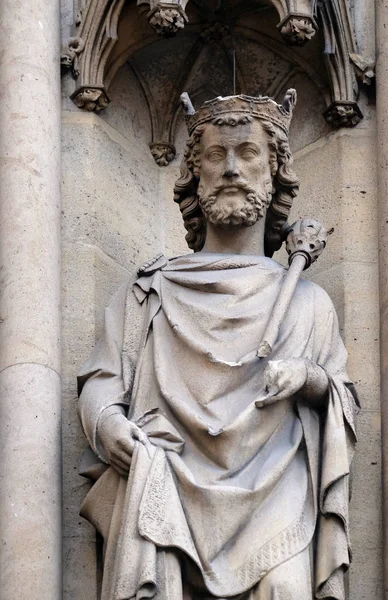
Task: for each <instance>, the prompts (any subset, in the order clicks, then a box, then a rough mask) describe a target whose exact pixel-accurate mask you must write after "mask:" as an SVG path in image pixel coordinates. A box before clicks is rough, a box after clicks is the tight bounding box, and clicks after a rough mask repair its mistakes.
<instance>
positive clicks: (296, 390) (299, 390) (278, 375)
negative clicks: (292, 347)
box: [255, 358, 329, 408]
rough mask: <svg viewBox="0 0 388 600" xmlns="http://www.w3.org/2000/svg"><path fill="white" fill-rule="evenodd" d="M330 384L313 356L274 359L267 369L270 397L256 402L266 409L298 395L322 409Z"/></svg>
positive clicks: (257, 405) (266, 385) (268, 395)
mask: <svg viewBox="0 0 388 600" xmlns="http://www.w3.org/2000/svg"><path fill="white" fill-rule="evenodd" d="M328 383H329V380H328V377H327V375H326V372H325V371H324V370H323V369H322V367H320V366H319V365H317V364H315V363H313V362H312V361H311V360H309V359H306V358H291V359H288V360H270V361H268V365H267V367H266V369H265V371H264V385H265V391H266V396H264V397H263V398H259V399H258V400H256V402H255V404H256V407H257V408H263V407H265V406H268V405H270V404H273V403H274V402H278V401H279V400H286V399H287V398H291V397H292V396H294V395H296V394H298V396H300V397H301V398H302V399H304V400H306V401H307V402H308V403H309V404H310V406H311V407H312V408H320V407H322V405H323V404H324V400H325V398H326V394H327V390H328Z"/></svg>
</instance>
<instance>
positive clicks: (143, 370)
mask: <svg viewBox="0 0 388 600" xmlns="http://www.w3.org/2000/svg"><path fill="white" fill-rule="evenodd" d="M284 274H285V270H284V269H283V267H281V266H280V265H278V264H277V263H275V262H274V261H272V260H271V259H266V258H263V257H241V256H238V257H236V256H225V255H211V254H208V255H206V254H203V255H202V256H201V255H190V256H187V257H181V258H178V259H174V260H172V261H169V263H168V264H167V265H166V266H165V267H163V268H162V269H161V270H160V271H157V272H156V273H155V274H153V275H152V276H149V277H146V276H143V277H141V278H139V279H138V280H137V281H136V283H135V286H134V291H135V294H134V293H133V291H132V287H130V288H129V289H128V292H127V294H126V297H124V296H123V294H122V293H121V295H120V296H118V297H117V298H116V299H115V300H114V302H113V305H111V307H110V309H108V310H109V317H110V318H113V319H114V318H115V315H116V318H117V319H118V320H119V321H120V324H121V326H122V328H123V331H124V334H123V335H122V337H121V339H120V340H119V339H118V337H119V333H118V332H119V330H120V325H119V326H117V324H116V326H115V327H112V328H108V330H107V331H106V332H105V336H106V337H108V338H110V339H109V340H107V344H106V345H105V346H104V342H102V345H103V346H104V352H103V353H101V352H97V356H96V354H95V356H94V358H93V360H91V361H89V363H88V365H87V368H86V369H84V370H83V372H82V374H81V375H82V383H83V392H82V394H81V398H80V407H81V408H80V410H81V415H83V422H85V424H84V428H85V431H86V432H87V434H88V437H89V441H90V442H91V444H92V445H94V449H95V450H96V451H99V454H100V457H101V458H103V457H102V456H101V450H99V448H98V447H97V437H98V436H96V431H97V429H98V418H99V415H100V414H101V410H104V407H105V406H106V404H107V403H106V398H105V400H104V399H103V398H101V395H100V394H99V393H98V385H97V382H98V377H99V373H103V374H104V375H103V376H104V380H105V381H106V379H107V377H108V378H109V377H111V379H112V381H114V382H116V381H117V379H116V378H117V377H119V379H120V380H121V381H122V388H121V389H120V391H119V389H118V388H117V390H116V394H117V396H116V397H117V404H120V405H122V404H123V396H124V398H125V400H124V402H125V403H127V404H126V406H128V418H130V419H131V420H133V421H135V422H137V423H138V424H139V426H142V427H143V429H144V430H145V431H146V433H147V435H148V437H149V439H150V440H151V444H152V446H151V450H150V449H149V448H148V446H147V448H148V450H147V448H146V447H144V446H142V445H141V444H136V449H135V453H134V456H133V459H132V465H131V472H130V476H129V479H128V482H126V481H125V480H124V479H122V478H120V477H119V476H118V475H117V474H116V473H115V472H114V471H113V470H112V469H111V468H108V470H107V471H106V472H105V473H104V474H103V475H102V477H101V478H100V479H99V480H98V481H97V483H96V484H95V485H94V487H93V488H92V490H91V492H90V493H89V495H88V497H87V499H86V501H85V503H84V505H83V509H82V511H83V512H82V514H83V516H85V517H86V518H88V519H89V520H90V521H91V522H93V523H94V524H95V526H96V527H97V529H99V531H100V532H101V533H102V534H103V536H104V540H105V571H104V584H103V598H102V600H128V599H132V598H137V599H138V600H140V599H141V598H149V597H152V598H156V599H157V600H179V598H180V597H181V596H179V594H180V595H181V594H182V591H181V590H182V582H181V580H180V566H179V561H178V558H177V556H178V555H179V552H184V554H186V555H187V556H188V557H190V559H191V560H192V561H193V562H194V563H195V564H196V565H197V567H198V569H199V571H200V572H201V574H202V578H203V580H204V582H205V585H206V587H207V589H208V590H209V592H210V593H212V594H214V595H215V596H218V597H233V596H238V595H239V594H241V593H243V592H244V591H246V590H248V589H250V588H252V587H253V586H254V585H255V584H256V583H257V582H259V581H260V580H261V579H262V578H263V577H265V575H266V573H267V572H268V571H270V570H271V569H273V568H275V567H276V566H277V565H279V564H281V563H282V562H284V561H286V560H288V559H289V558H291V557H292V556H295V555H296V554H297V553H299V552H301V551H302V550H304V549H305V548H306V547H307V546H308V545H309V544H310V542H311V540H312V538H313V536H314V535H315V537H316V548H317V551H316V558H315V576H316V597H317V598H329V597H330V598H331V597H333V598H336V599H338V600H342V598H343V573H344V570H345V568H346V567H347V566H348V564H349V560H350V556H349V551H350V550H349V539H348V513H347V505H348V474H349V468H350V461H351V457H352V452H353V448H354V443H355V434H354V429H353V427H354V420H353V413H354V399H353V396H352V394H351V392H350V391H349V388H348V384H349V382H348V378H347V375H346V371H345V363H346V351H345V350H344V347H343V344H342V341H341V339H340V336H339V331H338V324H337V320H336V315H335V311H334V309H333V307H332V304H331V302H330V300H329V298H328V297H327V295H326V294H325V292H323V290H321V289H320V288H318V286H315V285H314V284H311V283H310V282H306V281H301V282H300V284H299V285H298V288H297V291H296V294H295V297H294V299H293V301H292V304H291V306H290V310H289V313H288V315H287V317H286V319H285V321H284V323H283V324H282V327H281V330H280V335H279V339H278V341H277V343H276V345H275V347H274V351H273V354H272V355H271V359H273V360H281V359H285V358H292V357H307V358H309V359H311V360H313V361H314V362H316V363H317V364H320V365H321V366H322V367H323V368H324V369H325V370H326V372H327V374H328V377H329V379H330V390H329V401H328V408H327V413H326V414H325V415H324V416H322V415H321V416H320V415H318V414H317V413H316V412H315V411H314V410H312V409H311V408H309V407H308V405H307V404H306V403H303V402H301V401H300V400H298V399H297V398H290V399H289V400H287V401H284V402H279V403H277V404H274V405H271V406H269V407H266V408H265V409H257V408H256V407H255V405H254V401H255V399H257V397H258V396H260V394H261V393H262V392H263V379H262V375H263V372H264V369H265V366H266V361H258V360H257V359H252V360H250V361H248V362H244V361H241V359H242V358H243V357H244V356H246V355H247V354H249V353H250V352H253V351H254V350H255V348H257V347H258V345H259V343H260V341H261V336H262V334H263V332H264V330H265V326H266V324H267V320H268V318H269V315H270V313H271V310H272V306H273V303H274V302H275V300H276V297H277V295H278V293H279V290H280V288H281V285H282V281H283V278H284ZM125 307H126V308H125ZM134 307H135V308H134ZM139 307H141V309H139ZM134 312H136V315H137V316H136V315H134ZM140 314H141V320H142V324H143V327H142V329H141V333H138V334H137V335H134V334H133V330H134V327H137V328H139V315H140ZM133 318H136V320H137V322H136V325H135V326H134V325H133V324H132V319H133ZM115 332H116V333H115ZM112 334H113V337H114V336H116V337H115V341H112ZM107 348H108V354H109V360H108V361H106V360H105V359H104V358H102V357H103V356H105V354H106V353H107V350H106V349H107ZM110 348H114V354H115V356H114V357H113V356H112V352H109V349H110ZM129 356H130V364H131V365H132V366H131V368H127V369H126V367H125V365H126V363H128V357H129ZM104 361H105V362H104ZM135 362H136V365H137V366H136V375H134V371H135V370H134V368H133V364H134V363H135ZM103 363H104V364H103ZM105 364H106V365H107V366H104V365H105ZM113 364H114V366H113V367H112V365H113ZM97 366H98V369H97ZM108 367H109V368H108ZM116 372H117V373H116ZM109 373H110V375H109ZM88 374H89V375H88ZM88 377H89V379H88ZM89 380H90V381H91V382H93V384H92V385H91V386H88V384H89ZM91 390H93V394H94V396H93V398H92V396H91ZM128 390H131V391H132V393H131V394H129V392H128ZM96 392H97V398H96ZM104 393H105V388H104ZM109 397H110V398H113V402H112V403H113V404H114V394H113V396H109ZM91 403H93V408H92V409H91V408H90V406H89V405H90V404H91ZM110 405H111V403H110ZM98 407H99V408H98ZM114 488H116V490H115V491H114ZM209 532H210V533H209Z"/></svg>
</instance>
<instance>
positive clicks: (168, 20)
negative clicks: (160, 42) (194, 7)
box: [137, 0, 188, 37]
mask: <svg viewBox="0 0 388 600" xmlns="http://www.w3.org/2000/svg"><path fill="white" fill-rule="evenodd" d="M187 2H188V0H167V1H161V2H160V1H158V0H138V2H137V4H138V7H139V8H140V10H141V12H144V7H146V6H147V5H148V7H149V12H148V15H147V18H148V22H149V24H150V25H151V27H152V28H153V29H154V31H155V32H156V33H157V34H158V35H161V36H163V37H171V36H173V35H175V34H176V33H177V32H178V31H179V30H180V29H183V28H184V26H185V24H186V23H187V22H188V18H187V15H186V13H185V8H186V5H187Z"/></svg>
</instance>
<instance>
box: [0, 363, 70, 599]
mask: <svg viewBox="0 0 388 600" xmlns="http://www.w3.org/2000/svg"><path fill="white" fill-rule="evenodd" d="M60 388H61V382H60V378H59V375H58V374H57V373H56V372H55V371H53V370H52V369H50V368H49V367H46V366H44V365H39V364H18V365H14V366H10V367H8V368H7V369H5V370H3V371H2V372H1V373H0V396H1V404H0V436H1V440H2V454H1V461H0V486H1V510H0V545H1V553H0V554H1V590H0V597H1V598H2V600H3V599H4V600H6V599H8V598H15V596H16V597H17V596H20V597H22V596H23V595H25V593H26V590H28V595H29V597H30V598H33V599H34V600H35V599H36V600H38V599H39V600H40V599H41V600H53V599H54V598H55V599H56V600H59V599H60V598H61V593H60V591H61V590H60V587H59V584H60V582H61V575H62V573H61V570H62V561H61V555H62V552H61V547H62V527H61V500H62V498H61V447H60V443H59V438H60V430H61V406H60V403H59V398H60Z"/></svg>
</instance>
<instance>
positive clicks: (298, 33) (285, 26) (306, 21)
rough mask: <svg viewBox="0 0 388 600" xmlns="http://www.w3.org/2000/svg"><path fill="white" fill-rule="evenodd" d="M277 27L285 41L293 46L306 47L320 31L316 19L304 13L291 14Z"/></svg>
mask: <svg viewBox="0 0 388 600" xmlns="http://www.w3.org/2000/svg"><path fill="white" fill-rule="evenodd" d="M277 27H278V29H279V31H280V33H281V34H282V36H283V38H284V40H285V41H286V42H287V43H288V44H290V45H291V46H304V45H305V44H306V43H307V42H308V41H309V40H311V39H312V38H313V37H314V35H315V33H316V31H317V29H318V26H317V23H316V21H315V19H314V17H313V16H312V15H306V14H302V13H290V14H289V15H287V17H285V18H284V19H282V20H281V21H280V23H279V24H278V26H277Z"/></svg>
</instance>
